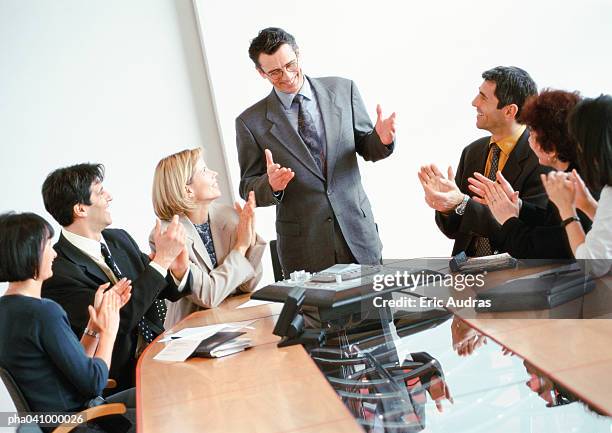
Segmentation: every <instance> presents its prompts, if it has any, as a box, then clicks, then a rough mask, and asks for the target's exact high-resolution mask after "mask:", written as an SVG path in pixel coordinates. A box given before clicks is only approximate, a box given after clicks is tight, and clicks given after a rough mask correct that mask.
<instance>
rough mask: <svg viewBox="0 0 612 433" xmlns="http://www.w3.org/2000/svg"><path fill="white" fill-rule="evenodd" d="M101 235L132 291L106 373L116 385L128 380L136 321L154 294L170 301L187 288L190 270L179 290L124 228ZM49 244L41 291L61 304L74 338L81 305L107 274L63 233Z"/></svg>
mask: <svg viewBox="0 0 612 433" xmlns="http://www.w3.org/2000/svg"><path fill="white" fill-rule="evenodd" d="M102 236H104V240H105V241H106V244H107V245H108V249H109V250H110V252H111V255H112V256H113V259H114V260H115V262H116V263H117V265H118V266H119V269H120V270H121V272H122V273H123V275H124V276H125V277H126V278H129V279H130V280H132V297H131V299H130V301H129V302H128V303H127V304H126V305H125V306H124V307H123V308H122V309H121V321H120V323H119V331H118V333H117V339H116V340H115V346H114V348H113V357H112V361H111V369H110V374H109V376H110V377H111V378H113V379H115V380H116V381H117V391H119V390H123V389H127V388H130V387H132V386H134V371H135V367H136V360H135V359H134V354H135V350H136V343H137V328H136V325H137V323H138V321H139V320H140V319H141V318H142V317H143V316H144V315H145V314H146V313H147V310H148V309H149V308H150V307H151V305H152V304H153V301H154V300H155V299H156V298H160V299H164V298H165V299H169V300H171V301H176V300H178V299H179V298H181V297H182V296H184V295H186V294H189V293H190V291H191V276H190V277H189V279H188V281H187V286H186V287H185V288H184V289H183V291H182V292H179V291H178V290H177V286H176V284H175V283H174V281H173V279H172V276H171V275H169V274H168V275H167V276H166V278H164V277H163V276H161V274H160V273H159V272H158V271H156V270H155V269H154V268H152V267H151V266H149V261H150V260H149V257H148V256H147V255H146V254H144V253H142V252H141V251H140V249H139V248H138V245H137V244H136V242H135V241H134V239H132V237H131V236H130V235H129V234H128V233H127V232H126V231H124V230H119V229H107V230H104V231H103V232H102ZM54 248H55V251H56V252H57V258H56V259H55V261H54V262H53V276H52V277H51V278H49V279H48V280H46V281H45V282H44V283H43V287H42V296H43V297H45V298H50V299H53V300H54V301H56V302H57V303H59V304H60V305H61V306H62V307H63V308H64V310H66V313H68V319H69V320H70V326H71V327H72V330H73V331H74V332H75V334H76V335H77V336H78V337H79V338H80V337H81V335H83V330H84V329H85V327H86V326H87V322H88V320H89V312H88V311H87V306H88V305H93V302H94V295H95V292H96V290H97V289H98V286H100V285H101V284H104V283H107V282H109V279H108V277H107V276H106V274H105V273H104V272H103V271H102V269H101V268H100V267H99V266H98V265H97V264H96V263H95V262H94V261H93V260H92V259H91V258H89V256H87V255H86V254H85V253H83V252H82V251H81V250H79V249H78V248H76V247H75V246H74V245H72V244H71V243H70V242H68V240H67V239H66V238H65V237H64V236H63V235H60V238H59V240H58V242H57V243H56V244H55V245H54ZM149 317H150V316H149ZM162 327H163V324H162Z"/></svg>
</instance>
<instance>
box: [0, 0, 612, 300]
mask: <svg viewBox="0 0 612 433" xmlns="http://www.w3.org/2000/svg"><path fill="white" fill-rule="evenodd" d="M194 3H195V5H196V6H197V12H198V14H197V15H198V19H199V21H200V24H201V29H202V35H203V38H204V41H205V48H206V53H207V64H208V67H209V68H210V78H211V80H212V85H213V88H214V100H213V98H212V96H213V95H211V92H210V89H209V86H208V76H207V70H206V63H205V62H204V61H203V58H202V51H201V47H200V39H199V35H198V33H197V26H196V23H195V21H196V20H195V16H194V11H193V7H192V3H191V1H190V0H129V1H119V0H107V1H105V2H83V1H79V0H54V1H52V2H51V1H45V0H2V1H1V2H0V149H1V157H0V173H1V174H0V212H2V211H6V210H17V211H26V210H28V211H34V212H38V213H40V214H41V215H44V216H45V217H47V218H48V219H51V218H50V216H49V215H47V214H46V212H45V211H44V208H43V205H42V199H41V197H40V186H41V184H42V181H43V180H44V178H45V176H46V175H47V174H48V173H49V172H50V171H51V170H53V169H54V168H57V167H60V166H65V165H68V164H73V163H78V162H83V161H99V162H103V163H104V164H106V166H107V179H106V182H105V183H106V187H107V188H108V189H109V190H110V191H111V192H112V193H113V195H114V198H115V200H114V202H113V205H112V212H113V217H114V221H115V224H114V225H115V226H118V227H123V228H125V229H127V230H128V231H129V232H130V233H132V234H133V235H134V236H135V237H136V240H137V241H138V242H139V243H140V245H141V247H142V248H143V249H144V250H147V248H148V247H147V245H146V239H147V235H148V232H149V230H150V227H151V226H152V225H153V222H154V218H153V211H152V206H151V204H150V189H151V179H152V173H153V169H154V167H155V164H156V163H157V161H158V160H159V159H160V158H161V157H163V156H165V155H167V154H169V153H172V152H175V151H178V150H181V149H184V148H187V147H195V146H198V145H202V146H203V147H204V148H205V150H206V159H207V162H208V164H209V165H210V166H211V167H212V168H214V169H215V170H217V171H219V172H220V173H221V176H222V177H225V180H223V179H222V182H220V183H221V184H222V185H223V187H224V188H226V190H225V191H224V199H225V200H226V201H231V199H232V197H231V191H233V192H235V191H237V185H238V180H239V169H238V160H237V157H236V150H235V144H234V143H235V139H234V118H235V117H236V116H237V115H238V114H239V113H240V112H241V111H242V110H244V109H245V108H246V107H247V106H249V105H251V104H253V103H254V102H256V101H257V100H259V99H260V98H262V97H264V96H265V95H266V94H267V93H268V92H269V89H270V86H269V84H268V83H267V82H265V81H264V80H262V79H261V78H260V77H259V76H258V75H257V74H256V72H255V71H254V69H253V65H252V64H251V62H250V60H249V58H248V56H247V48H248V45H249V40H250V39H252V38H253V37H254V36H255V35H256V33H257V31H258V30H259V29H261V28H263V27H266V26H271V25H276V26H282V27H285V28H286V29H287V30H289V31H290V32H292V33H293V34H294V35H295V36H296V37H297V39H298V43H299V44H300V47H301V51H302V60H303V65H304V68H305V70H306V72H307V73H309V74H311V75H313V76H322V75H340V76H346V77H350V78H352V79H354V80H355V81H356V82H357V84H358V85H359V88H360V90H361V93H362V96H363V98H364V100H365V102H366V104H367V107H368V108H369V109H370V113H371V115H372V116H374V108H375V105H376V103H377V102H380V103H382V104H383V108H384V109H385V111H387V112H389V111H390V110H396V111H397V112H398V130H399V132H398V140H397V150H396V153H395V154H394V155H393V156H392V157H391V158H389V159H388V160H385V161H381V162H378V163H376V164H365V163H364V164H362V174H363V178H364V184H365V187H366V189H367V191H368V192H369V195H370V199H371V201H372V204H373V206H374V212H375V216H376V218H377V220H378V223H379V226H380V228H381V237H382V240H383V242H384V244H385V249H384V251H383V253H384V256H385V257H412V256H421V255H444V254H447V253H448V251H449V250H450V242H449V241H448V240H446V239H445V238H444V237H443V236H442V235H441V234H440V233H439V231H438V230H437V228H436V227H435V224H434V223H433V213H432V212H431V211H430V210H429V209H428V208H427V207H426V206H425V205H424V203H423V202H422V193H421V190H420V186H419V185H418V183H417V179H416V171H417V169H418V167H419V165H420V164H422V163H426V162H430V161H431V162H437V163H439V164H440V165H446V164H449V163H452V164H453V165H456V163H457V160H458V157H459V154H460V151H461V149H462V148H463V146H465V144H467V143H468V142H469V141H470V140H472V139H474V138H476V137H478V136H479V135H480V134H481V132H480V131H478V130H476V128H475V127H474V120H475V119H474V110H473V108H472V107H471V106H470V101H471V99H472V97H473V96H474V94H475V91H476V88H477V86H478V85H479V84H480V81H481V80H480V73H481V72H482V71H483V70H484V69H487V68H489V67H491V66H494V65H497V64H516V65H518V66H522V67H524V68H525V69H527V70H528V71H529V72H531V73H532V75H533V77H534V78H535V79H536V81H537V82H538V84H539V85H540V86H541V87H542V86H555V87H561V88H567V89H580V90H582V91H583V93H584V94H586V95H595V94H598V93H599V92H607V93H610V92H611V91H612V90H611V89H610V82H609V77H610V76H611V72H612V70H611V69H612V68H611V65H610V60H609V57H610V56H609V54H608V52H609V49H608V43H609V41H610V40H612V28H611V26H610V25H609V23H610V18H612V6H611V4H610V3H609V2H607V1H604V0H602V1H594V0H586V1H583V2H581V3H577V2H570V1H561V2H559V1H550V0H547V1H540V2H537V3H536V2H526V1H520V2H507V3H506V4H502V3H500V2H485V1H481V0H478V1H469V2H451V1H444V2H435V3H431V4H424V3H419V4H415V3H408V2H400V1H390V0H381V1H379V2H377V3H376V4H373V3H371V2H365V1H362V0H360V1H351V2H348V1H335V2H331V1H321V0H312V1H310V2H307V3H305V2H303V1H300V2H298V1H285V2H282V3H278V2H272V1H263V0H257V1H252V2H240V3H237V2H218V1H212V0H195V1H194ZM215 103H216V108H218V120H219V124H220V125H221V131H222V135H221V136H219V134H218V129H217V123H216V122H217V120H216V119H215ZM222 143H225V152H227V164H228V166H229V168H230V172H229V173H226V171H225V167H224V162H223V158H222V157H223V149H222V148H221V147H220V145H221V144H222ZM229 177H231V181H230V180H229ZM230 189H231V191H230ZM236 196H237V194H236ZM273 221H274V212H273V209H272V208H267V209H260V210H258V226H259V227H260V229H259V230H260V232H261V233H262V234H263V235H264V236H265V237H266V238H267V239H272V238H274V237H275V232H274V226H273ZM56 227H57V226H56ZM267 260H268V258H267V254H266V261H267ZM270 278H271V272H270V270H269V266H267V267H266V275H265V276H264V281H269V280H270ZM0 292H2V287H0Z"/></svg>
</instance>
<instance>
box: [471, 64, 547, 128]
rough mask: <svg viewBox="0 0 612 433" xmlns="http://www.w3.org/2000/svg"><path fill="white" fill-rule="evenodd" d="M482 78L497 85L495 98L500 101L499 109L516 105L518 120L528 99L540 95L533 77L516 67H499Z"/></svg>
mask: <svg viewBox="0 0 612 433" xmlns="http://www.w3.org/2000/svg"><path fill="white" fill-rule="evenodd" d="M482 78H483V79H485V80H486V81H493V82H494V83H495V97H496V98H497V99H498V100H499V103H498V104H497V108H503V107H505V106H506V105H510V104H515V105H516V106H517V107H518V111H517V113H516V117H517V118H518V117H519V115H520V114H521V109H522V108H523V105H524V104H525V101H526V100H527V98H528V97H530V96H532V95H536V94H537V93H538V86H536V83H535V82H534V81H533V79H532V78H531V76H530V75H529V74H528V73H527V72H526V71H524V70H523V69H521V68H517V67H516V66H497V67H495V68H493V69H489V70H488V71H484V72H483V73H482Z"/></svg>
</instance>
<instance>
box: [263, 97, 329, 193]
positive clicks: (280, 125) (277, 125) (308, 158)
mask: <svg viewBox="0 0 612 433" xmlns="http://www.w3.org/2000/svg"><path fill="white" fill-rule="evenodd" d="M266 110H267V112H266V118H267V119H268V120H269V121H270V122H271V124H272V126H271V128H270V134H272V135H273V136H274V138H276V139H277V140H278V142H279V143H280V144H281V145H282V146H283V147H285V149H287V151H289V153H291V154H292V155H293V156H294V157H295V158H296V159H297V160H298V161H299V162H300V163H301V164H303V165H304V166H305V167H306V168H307V169H308V170H310V171H311V172H312V173H313V174H314V175H315V176H317V177H319V178H320V179H321V180H322V181H325V179H324V178H323V174H322V173H321V170H319V167H317V164H316V162H315V161H314V159H313V157H312V155H311V154H310V152H309V151H308V148H307V147H306V144H304V141H303V140H302V138H301V137H300V136H299V134H298V133H297V131H296V130H294V129H293V127H292V126H291V124H290V123H289V119H287V115H286V114H285V113H284V112H283V107H282V105H281V103H280V101H279V100H278V97H277V96H276V94H275V93H274V89H272V91H271V92H270V94H269V95H268V99H267V108H266Z"/></svg>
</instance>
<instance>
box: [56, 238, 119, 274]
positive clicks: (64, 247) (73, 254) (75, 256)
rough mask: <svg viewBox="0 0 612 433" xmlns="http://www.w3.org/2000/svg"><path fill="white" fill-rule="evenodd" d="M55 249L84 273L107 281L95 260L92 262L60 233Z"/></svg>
mask: <svg viewBox="0 0 612 433" xmlns="http://www.w3.org/2000/svg"><path fill="white" fill-rule="evenodd" d="M55 250H56V251H57V252H58V253H60V254H62V255H63V256H64V257H65V258H66V259H68V260H70V261H71V262H72V263H74V264H75V265H77V266H79V267H80V268H81V269H83V271H84V272H85V273H87V274H89V275H90V276H91V277H93V278H94V279H95V280H97V281H98V282H100V283H106V282H109V278H108V276H107V275H106V274H105V273H104V271H102V269H100V267H99V266H98V265H97V264H96V262H94V261H93V260H92V259H91V258H90V257H89V256H88V255H87V254H85V253H83V252H82V251H81V250H79V249H78V248H77V247H75V246H74V245H72V244H71V243H70V242H69V241H68V239H66V238H65V237H64V235H63V234H60V237H59V240H58V241H57V244H55ZM111 254H112V253H111Z"/></svg>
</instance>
